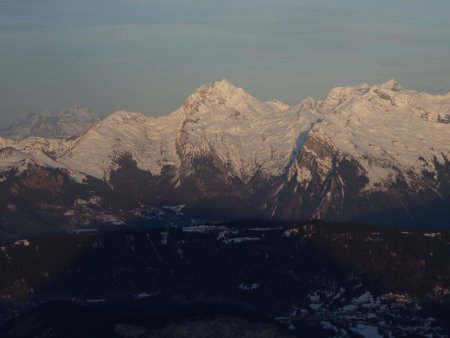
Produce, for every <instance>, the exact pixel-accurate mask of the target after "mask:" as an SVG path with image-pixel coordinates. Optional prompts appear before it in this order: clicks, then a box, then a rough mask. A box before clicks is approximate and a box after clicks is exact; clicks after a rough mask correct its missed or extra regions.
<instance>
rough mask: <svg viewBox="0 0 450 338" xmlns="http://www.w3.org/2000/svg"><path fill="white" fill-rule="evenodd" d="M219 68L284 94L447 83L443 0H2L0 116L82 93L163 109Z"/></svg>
mask: <svg viewBox="0 0 450 338" xmlns="http://www.w3.org/2000/svg"><path fill="white" fill-rule="evenodd" d="M222 78H227V79H228V80H230V81H231V82H233V83H235V84H236V85H238V86H240V87H243V88H245V89H246V90H247V91H249V92H250V93H251V94H253V95H254V96H256V97H257V98H259V99H264V100H269V99H272V98H273V97H277V98H280V99H281V100H284V101H286V102H287V103H289V104H293V103H297V102H298V101H300V100H301V99H302V98H304V97H306V96H313V97H315V98H322V97H323V96H324V95H326V93H327V92H328V91H329V89H331V88H332V87H334V86H337V85H353V84H358V83H361V82H368V83H380V82H384V81H386V80H388V79H390V78H395V79H396V80H398V81H399V82H400V83H401V84H402V85H403V86H404V87H408V88H412V89H418V90H426V91H431V92H437V93H439V92H441V93H443V92H448V91H450V1H449V0H376V1H375V0H372V1H366V0H239V1H238V0H226V1H225V0H220V1H217V0H76V1H74V0H71V1H68V0H0V127H2V126H5V125H6V124H8V123H10V122H12V121H13V120H15V119H16V118H18V117H21V116H23V115H25V114H27V113H30V112H39V111H42V110H45V109H52V110H55V111H60V110H62V108H64V107H65V106H67V105H71V104H75V103H82V104H86V105H88V106H90V107H91V108H93V109H94V110H95V111H97V112H99V113H102V114H106V113H110V112H113V111H115V110H119V109H126V110H130V111H140V112H144V113H146V114H154V115H161V114H166V113H168V112H170V111H172V110H174V109H175V108H176V107H177V106H179V105H180V104H181V103H182V102H183V100H184V98H185V97H186V96H187V95H189V94H190V93H191V92H192V91H194V90H195V89H196V88H197V87H198V86H199V85H201V84H203V83H208V82H212V81H215V80H218V79H222Z"/></svg>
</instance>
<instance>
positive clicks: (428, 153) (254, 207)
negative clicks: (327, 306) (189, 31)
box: [0, 80, 450, 226]
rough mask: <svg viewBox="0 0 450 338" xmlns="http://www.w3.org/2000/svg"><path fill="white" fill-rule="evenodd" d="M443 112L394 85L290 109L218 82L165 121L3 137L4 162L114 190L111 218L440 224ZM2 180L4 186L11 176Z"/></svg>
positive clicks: (447, 102) (447, 134)
mask: <svg viewBox="0 0 450 338" xmlns="http://www.w3.org/2000/svg"><path fill="white" fill-rule="evenodd" d="M449 111H450V95H449V94H448V95H430V94H426V93H418V92H415V91H410V90H406V89H404V88H402V87H401V86H400V85H399V84H398V83H397V82H395V81H393V80H391V81H388V82H386V83H384V84H381V85H376V86H369V85H367V84H362V85H359V86H355V87H346V88H342V87H338V88H335V89H333V90H332V91H331V92H330V93H329V95H328V96H327V97H326V98H325V99H324V100H323V101H315V100H313V99H311V98H308V99H306V100H304V101H302V102H301V103H300V104H299V105H297V106H294V107H288V106H287V105H285V104H283V103H282V102H280V101H278V100H273V101H269V102H260V101H258V100H257V99H255V98H254V97H252V96H251V95H250V94H248V93H246V92H245V91H244V90H243V89H240V88H237V87H235V86H233V85H232V84H231V83H229V82H228V81H226V80H224V81H219V82H216V83H213V84H210V85H205V86H202V87H200V88H199V89H198V90H197V91H196V92H195V93H194V94H192V95H191V96H189V97H188V98H187V99H186V101H185V103H184V104H183V105H182V106H181V107H180V108H179V109H178V110H176V111H175V112H173V113H171V114H169V115H167V116H163V117H159V118H152V117H146V116H144V115H142V114H139V113H129V112H123V111H122V112H117V113H114V114H112V115H111V116H109V117H107V118H106V119H104V120H102V121H100V122H98V123H97V124H95V125H94V126H93V127H91V128H89V129H88V130H87V131H86V132H85V133H83V135H82V136H80V137H79V138H78V139H76V140H67V139H66V140H56V139H49V138H28V139H25V140H21V141H13V140H9V139H0V147H1V148H7V149H16V150H17V151H18V152H19V153H15V154H16V155H13V154H10V155H8V156H12V157H13V158H15V159H14V160H7V159H2V161H1V163H0V167H1V168H2V170H3V171H4V172H6V171H8V170H14V169H15V170H16V171H18V172H21V173H22V172H23V171H26V168H27V166H26V164H27V163H29V162H30V161H32V162H33V163H34V164H35V165H38V166H43V167H46V168H58V170H63V171H64V172H65V173H66V175H67V176H68V177H69V178H72V181H74V182H75V183H74V184H79V185H81V186H82V188H80V190H83V189H84V190H95V189H91V188H90V187H89V186H88V185H89V184H91V183H92V182H97V183H98V182H101V183H102V184H103V186H104V189H103V188H102V189H103V190H102V193H103V194H106V195H105V196H101V198H102V199H103V200H108V199H109V198H110V197H108V196H109V195H114V196H116V197H114V198H113V199H112V200H111V201H113V202H111V203H113V204H114V205H115V208H112V209H111V210H114V211H117V213H118V214H117V215H116V220H117V219H118V218H117V217H119V216H120V217H119V219H122V220H126V218H127V217H128V216H129V214H130V213H131V214H133V215H138V214H139V212H137V211H136V209H138V208H151V207H158V206H161V205H180V204H183V205H186V209H185V210H186V211H187V212H190V213H193V214H195V215H200V216H208V217H209V216H211V215H215V216H217V217H220V218H222V219H223V218H241V217H258V218H276V219H287V220H300V219H310V218H320V219H326V220H334V221H336V220H342V221H362V222H367V223H379V224H397V225H398V224H405V225H406V224H416V225H423V226H425V225H426V226H436V225H448V219H449V216H450V186H449V184H448V182H449V181H450V164H449V163H450V162H449V158H450V142H448V140H449V139H450V128H449V124H448V123H445V121H443V117H445V116H447V115H448V112H449ZM444 120H445V118H444ZM5 151H6V150H5ZM5 151H4V152H5ZM6 152H7V151H6ZM9 152H11V150H9ZM5 154H6V153H5ZM19 155H20V156H19ZM5 156H6V155H5ZM0 175H1V176H0V182H5V183H0V187H1V184H7V180H9V179H10V176H5V175H4V174H3V173H0ZM89 182H91V183H89ZM35 183H36V182H35ZM36 184H37V183H36ZM45 184H46V183H45V182H44V183H42V184H41V186H42V187H44V186H45ZM52 189H53V188H52ZM52 189H49V190H52ZM96 193H97V192H96ZM63 194H64V193H63V192H61V195H63ZM120 196H121V197H120ZM125 196H126V197H125ZM111 203H110V204H109V205H111ZM111 210H110V211H111ZM110 211H108V212H110Z"/></svg>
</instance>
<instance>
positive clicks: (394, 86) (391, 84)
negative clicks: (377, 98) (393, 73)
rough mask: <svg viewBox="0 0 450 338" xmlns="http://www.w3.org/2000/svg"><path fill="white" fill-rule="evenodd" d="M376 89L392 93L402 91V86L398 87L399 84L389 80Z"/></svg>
mask: <svg viewBox="0 0 450 338" xmlns="http://www.w3.org/2000/svg"><path fill="white" fill-rule="evenodd" d="M376 87H378V88H381V89H385V90H390V91H393V92H397V91H400V90H401V89H402V86H400V84H399V83H398V82H397V81H395V80H394V79H390V80H388V81H386V82H385V83H382V84H380V85H378V86H376Z"/></svg>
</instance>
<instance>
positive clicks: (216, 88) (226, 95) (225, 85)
mask: <svg viewBox="0 0 450 338" xmlns="http://www.w3.org/2000/svg"><path fill="white" fill-rule="evenodd" d="M246 101H257V100H256V99H255V98H254V97H252V96H251V95H250V94H249V93H247V92H246V91H245V90H243V89H242V88H238V87H235V86H234V85H233V84H232V83H231V82H229V81H227V80H222V81H216V82H214V83H210V84H206V85H203V86H201V87H200V88H198V89H197V90H196V91H195V92H194V93H193V94H192V95H190V96H189V97H188V98H187V99H186V101H185V103H184V106H183V110H184V111H185V113H186V114H189V113H195V112H204V111H205V110H210V109H211V108H215V107H220V106H226V107H233V108H235V107H236V106H239V105H241V104H242V103H244V102H246Z"/></svg>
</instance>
